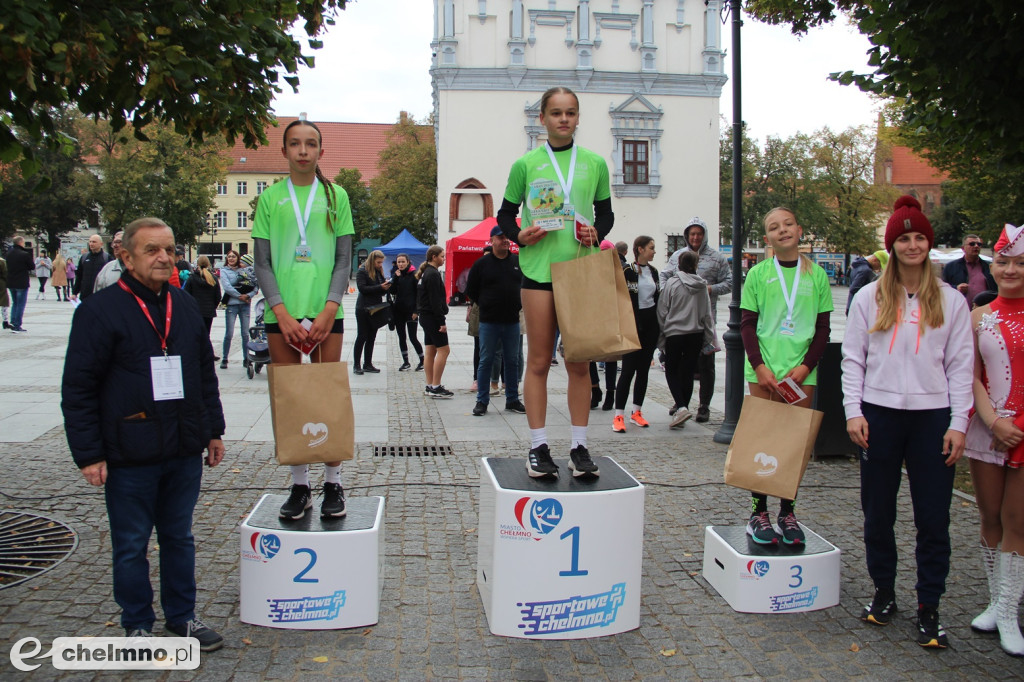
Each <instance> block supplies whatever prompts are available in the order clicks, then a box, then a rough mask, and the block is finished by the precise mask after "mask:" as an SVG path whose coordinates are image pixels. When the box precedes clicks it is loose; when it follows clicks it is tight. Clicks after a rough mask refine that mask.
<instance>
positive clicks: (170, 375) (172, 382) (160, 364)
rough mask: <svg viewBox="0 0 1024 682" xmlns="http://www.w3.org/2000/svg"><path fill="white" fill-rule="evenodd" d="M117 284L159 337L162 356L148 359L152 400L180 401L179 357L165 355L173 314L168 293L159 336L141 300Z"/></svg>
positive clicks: (183, 392) (183, 387)
mask: <svg viewBox="0 0 1024 682" xmlns="http://www.w3.org/2000/svg"><path fill="white" fill-rule="evenodd" d="M117 284H118V286H120V287H121V288H122V289H124V290H125V291H127V292H128V293H129V294H131V295H132V297H133V298H135V302H136V303H138V304H139V307H140V308H141V309H142V314H143V315H145V316H146V319H147V320H149V324H150V325H151V326H152V327H153V331H155V332H156V335H157V336H158V337H160V349H161V350H163V352H164V354H163V355H158V356H157V357H155V358H150V359H149V372H150V377H151V378H152V380H153V400H157V401H159V400H180V399H182V398H184V397H185V382H184V380H183V379H182V376H181V356H180V355H168V354H167V337H168V336H170V335H171V313H172V312H173V304H172V302H171V300H172V299H171V294H170V292H168V293H167V319H166V321H165V324H164V333H163V334H161V333H160V330H159V329H158V328H157V326H156V322H154V321H153V316H152V315H150V314H149V308H147V307H146V304H145V303H143V302H142V299H141V298H139V297H138V296H137V295H136V294H135V292H134V291H132V290H131V289H129V288H128V285H127V284H125V283H124V281H122V280H118V281H117Z"/></svg>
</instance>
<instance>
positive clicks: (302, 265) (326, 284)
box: [252, 181, 355, 323]
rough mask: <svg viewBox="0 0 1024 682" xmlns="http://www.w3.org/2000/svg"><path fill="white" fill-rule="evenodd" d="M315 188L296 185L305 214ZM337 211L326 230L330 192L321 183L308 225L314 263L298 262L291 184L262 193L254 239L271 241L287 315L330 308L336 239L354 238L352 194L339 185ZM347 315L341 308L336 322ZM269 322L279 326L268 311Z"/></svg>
mask: <svg viewBox="0 0 1024 682" xmlns="http://www.w3.org/2000/svg"><path fill="white" fill-rule="evenodd" d="M311 187H312V185H305V186H298V185H297V186H296V187H295V197H296V198H297V199H298V200H299V211H300V212H301V213H304V212H305V208H306V199H307V198H308V197H309V190H310V188H311ZM333 187H334V209H333V211H331V229H330V230H328V227H327V194H326V192H325V190H324V186H323V183H317V191H316V197H314V199H313V210H312V212H311V213H310V216H309V225H308V226H307V227H306V245H307V246H308V247H309V262H300V261H298V260H296V248H297V247H298V246H299V244H300V238H299V226H298V224H297V223H296V221H295V209H294V208H293V207H292V199H291V196H290V194H289V192H288V182H287V181H285V182H278V183H275V184H273V185H271V186H270V187H268V188H267V189H265V190H263V194H261V195H260V200H259V203H258V204H257V206H256V219H255V220H254V221H253V225H252V236H253V239H266V240H268V241H270V263H271V267H272V268H273V271H274V278H275V279H276V280H277V286H278V289H279V290H280V292H281V300H282V301H284V305H285V308H287V309H288V314H290V315H291V316H292V317H294V318H295V319H296V320H301V319H303V318H307V317H308V318H311V319H312V318H315V317H316V316H317V315H319V314H320V312H321V311H322V310H323V309H324V306H325V305H326V304H327V294H328V291H329V289H330V286H331V274H332V273H333V272H334V255H335V250H336V248H337V238H338V237H342V236H344V235H347V234H354V233H355V230H354V229H353V226H352V211H351V210H350V209H349V204H348V194H346V193H345V189H344V188H343V187H341V186H339V185H334V186H333ZM343 317H345V313H344V312H343V311H342V309H341V306H338V313H337V315H336V316H335V319H341V318H343ZM264 320H265V321H266V322H271V323H274V322H277V316H276V315H274V311H273V310H271V309H270V308H267V309H266V311H264Z"/></svg>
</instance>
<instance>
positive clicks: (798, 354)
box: [740, 259, 833, 386]
mask: <svg viewBox="0 0 1024 682" xmlns="http://www.w3.org/2000/svg"><path fill="white" fill-rule="evenodd" d="M798 267H802V261H801V262H800V263H798V264H797V268H798ZM795 275H796V268H785V267H784V268H782V276H783V277H784V278H785V280H786V288H787V290H791V289H792V286H793V279H794V276H795ZM740 308H742V309H743V310H752V311H753V312H755V313H757V314H758V317H757V341H758V345H759V346H760V347H761V359H762V360H764V364H765V365H767V366H768V369H770V370H771V371H772V374H774V375H775V378H776V379H782V378H783V377H785V376H786V374H787V373H788V372H789V370H791V369H793V368H794V367H796V366H797V365H799V364H800V363H801V362H803V360H804V356H805V355H807V350H808V349H809V348H810V346H811V339H813V338H814V328H815V324H816V323H817V321H818V313H828V312H832V310H833V305H832V288H831V286H830V285H829V281H828V274H827V273H826V272H825V270H824V269H823V268H822V267H821V266H820V265H814V264H812V265H811V271H810V272H801V273H800V288H799V290H798V291H797V294H796V301H795V302H794V304H793V334H792V335H788V334H783V333H782V331H781V329H782V325H783V323H784V322H785V320H786V316H787V314H788V312H789V308H788V307H787V306H786V299H785V297H784V296H783V294H782V285H780V284H779V275H778V272H777V271H776V269H775V260H774V259H769V260H764V261H761V262H760V263H758V264H757V265H755V266H754V267H752V268H750V270H749V271H748V272H747V281H746V283H744V285H743V294H742V296H741V297H740ZM743 370H744V376H745V378H746V380H747V381H748V382H751V383H757V374H755V373H754V368H753V367H751V366H750V359H749V358H747V357H744V359H743ZM804 383H805V384H806V385H808V386H815V385H816V384H817V383H818V368H817V367H815V368H814V369H813V370H811V373H810V374H808V375H807V380H806V381H804Z"/></svg>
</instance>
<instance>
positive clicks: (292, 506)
mask: <svg viewBox="0 0 1024 682" xmlns="http://www.w3.org/2000/svg"><path fill="white" fill-rule="evenodd" d="M312 506H313V495H312V493H310V491H309V486H308V485H293V486H292V491H291V494H289V495H288V501H287V502H285V503H284V504H282V505H281V511H280V512H279V515H280V516H281V518H282V519H292V520H293V521H295V520H298V519H301V518H302V517H303V516H305V515H306V510H307V509H309V508H310V507H312Z"/></svg>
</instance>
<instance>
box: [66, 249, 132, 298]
mask: <svg viewBox="0 0 1024 682" xmlns="http://www.w3.org/2000/svg"><path fill="white" fill-rule="evenodd" d="M122 239H123V237H122ZM112 260H114V257H113V256H111V255H110V254H109V253H107V252H106V251H104V250H103V238H102V237H100V236H99V235H98V234H94V235H93V236H91V237H89V250H88V251H87V252H86V253H85V255H84V256H82V257H81V258H80V259H79V261H78V270H77V271H76V274H75V285H74V286H73V287H71V300H72V301H76V300H78V298H79V297H81V299H82V300H83V301H84V300H85V299H86V298H88V297H89V296H92V294H93V287H94V285H95V284H96V275H98V274H100V270H102V269H103V266H104V265H106V264H107V263H109V262H110V261H112Z"/></svg>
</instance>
